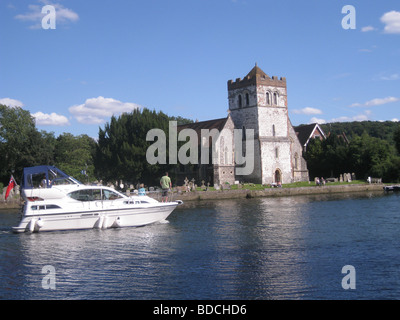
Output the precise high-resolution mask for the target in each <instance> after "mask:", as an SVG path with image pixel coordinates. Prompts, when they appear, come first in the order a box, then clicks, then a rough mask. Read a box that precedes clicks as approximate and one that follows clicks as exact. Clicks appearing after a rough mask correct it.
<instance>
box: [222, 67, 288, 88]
mask: <svg viewBox="0 0 400 320" xmlns="http://www.w3.org/2000/svg"><path fill="white" fill-rule="evenodd" d="M249 85H265V86H273V87H285V88H286V78H285V77H280V78H278V77H277V76H272V78H271V77H269V76H268V75H267V74H266V73H264V71H262V70H261V69H260V68H259V67H258V66H257V64H256V65H255V67H254V68H253V69H252V70H251V71H250V72H249V73H248V74H247V75H246V76H245V77H244V78H243V79H241V78H236V80H235V81H233V80H228V90H233V89H239V88H243V87H247V86H249Z"/></svg>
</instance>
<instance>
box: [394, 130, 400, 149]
mask: <svg viewBox="0 0 400 320" xmlns="http://www.w3.org/2000/svg"><path fill="white" fill-rule="evenodd" d="M393 140H394V143H395V146H396V149H397V152H398V153H399V154H400V125H398V126H397V129H396V130H395V131H394V133H393Z"/></svg>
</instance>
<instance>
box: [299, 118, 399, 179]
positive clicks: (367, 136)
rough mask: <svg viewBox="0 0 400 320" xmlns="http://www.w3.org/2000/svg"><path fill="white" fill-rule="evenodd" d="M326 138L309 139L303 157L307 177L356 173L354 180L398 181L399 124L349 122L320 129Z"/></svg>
mask: <svg viewBox="0 0 400 320" xmlns="http://www.w3.org/2000/svg"><path fill="white" fill-rule="evenodd" d="M322 128H323V130H326V131H325V132H328V137H327V139H325V140H323V141H321V140H320V139H312V140H311V141H310V143H309V144H308V145H307V150H306V152H305V154H304V158H305V159H306V161H307V167H308V170H309V174H310V178H311V179H313V178H314V177H321V176H322V177H326V178H328V177H339V175H340V174H341V173H355V175H356V178H357V179H361V180H362V179H367V177H375V178H382V180H383V182H399V181H400V123H399V122H391V121H386V122H372V121H363V122H351V123H332V124H327V125H323V126H322Z"/></svg>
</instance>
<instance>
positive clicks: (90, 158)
mask: <svg viewBox="0 0 400 320" xmlns="http://www.w3.org/2000/svg"><path fill="white" fill-rule="evenodd" d="M95 152H96V141H94V140H93V139H92V138H90V137H89V136H88V135H85V134H83V135H79V136H74V135H72V134H71V133H63V134H61V135H59V136H58V138H57V141H56V145H55V149H54V162H55V165H56V166H57V167H58V168H60V169H61V170H62V171H64V172H65V173H67V174H69V175H71V176H73V177H74V178H76V179H78V180H81V181H82V182H86V180H87V179H88V180H89V181H93V180H95V174H94V155H95ZM83 170H84V171H86V175H83V174H82V173H81V171H83Z"/></svg>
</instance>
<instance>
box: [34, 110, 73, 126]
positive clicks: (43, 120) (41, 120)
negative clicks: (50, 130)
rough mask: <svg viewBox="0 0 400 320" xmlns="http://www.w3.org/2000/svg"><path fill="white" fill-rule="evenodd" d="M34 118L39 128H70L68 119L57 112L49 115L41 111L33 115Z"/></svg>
mask: <svg viewBox="0 0 400 320" xmlns="http://www.w3.org/2000/svg"><path fill="white" fill-rule="evenodd" d="M32 117H34V118H35V121H36V125H39V126H68V125H69V124H70V123H69V121H68V119H67V117H65V116H63V115H59V114H57V113H55V112H52V113H50V114H48V113H43V112H40V111H39V112H36V113H33V114H32Z"/></svg>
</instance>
